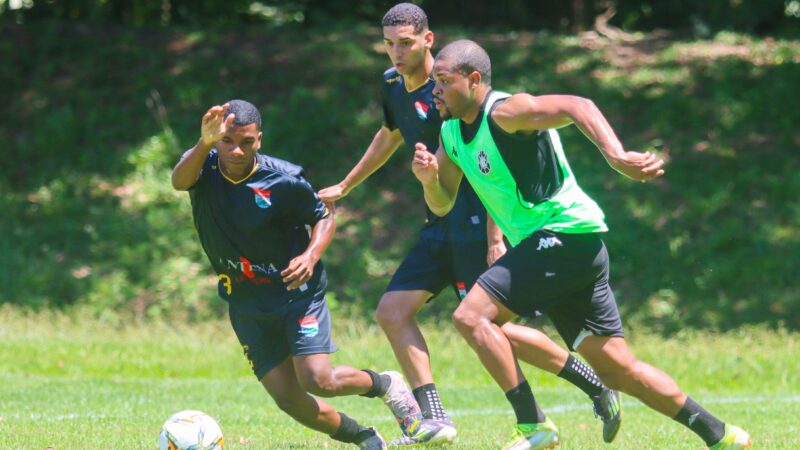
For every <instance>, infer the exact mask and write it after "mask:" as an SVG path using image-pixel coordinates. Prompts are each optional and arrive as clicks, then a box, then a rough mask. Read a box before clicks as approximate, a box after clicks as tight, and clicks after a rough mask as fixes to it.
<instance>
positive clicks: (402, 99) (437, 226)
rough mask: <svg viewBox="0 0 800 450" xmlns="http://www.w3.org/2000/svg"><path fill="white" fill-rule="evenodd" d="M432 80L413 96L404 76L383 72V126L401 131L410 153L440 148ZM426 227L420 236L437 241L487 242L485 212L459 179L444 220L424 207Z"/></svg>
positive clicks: (465, 184) (439, 128)
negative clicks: (419, 148) (419, 145)
mask: <svg viewBox="0 0 800 450" xmlns="http://www.w3.org/2000/svg"><path fill="white" fill-rule="evenodd" d="M435 84H436V83H435V82H434V81H433V80H432V79H428V81H427V82H426V83H425V84H423V85H422V86H420V87H418V88H417V89H415V90H414V91H412V92H409V91H408V90H407V89H406V86H405V82H404V81H403V76H402V75H400V74H399V73H397V70H396V69H394V68H391V69H389V70H387V71H386V72H384V74H383V81H382V83H381V97H382V101H383V124H384V126H385V127H386V128H388V129H390V130H397V129H399V130H400V134H402V135H403V140H404V141H405V143H406V145H407V146H408V147H409V148H411V149H413V148H414V145H415V144H416V143H417V142H422V143H424V144H425V145H426V146H427V147H428V151H430V152H431V153H435V152H436V150H437V149H438V148H439V132H440V130H441V128H442V119H441V117H440V116H439V111H438V110H437V109H436V106H435V105H434V104H433V87H434V85H435ZM425 210H426V213H427V218H428V223H427V225H426V226H425V228H424V229H423V230H422V235H423V236H425V237H427V238H431V239H436V240H446V241H451V242H474V241H485V240H486V209H484V207H483V204H482V203H481V202H480V200H479V199H478V196H477V195H475V191H474V190H473V189H472V186H471V185H470V184H469V183H468V182H467V180H466V178H464V179H462V181H461V185H460V187H459V189H458V194H457V196H456V202H455V205H453V209H452V210H451V211H450V213H448V214H447V216H445V217H441V218H440V217H438V216H436V215H435V214H433V213H432V212H431V211H430V210H429V209H428V208H427V206H426V208H425Z"/></svg>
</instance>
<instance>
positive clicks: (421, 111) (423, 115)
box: [414, 100, 430, 120]
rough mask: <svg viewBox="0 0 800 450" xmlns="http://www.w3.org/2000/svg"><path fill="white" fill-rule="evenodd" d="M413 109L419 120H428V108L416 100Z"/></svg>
mask: <svg viewBox="0 0 800 450" xmlns="http://www.w3.org/2000/svg"><path fill="white" fill-rule="evenodd" d="M414 109H415V110H417V116H419V118H420V119H422V120H425V119H427V118H428V110H430V106H428V105H426V104H425V103H423V102H421V101H419V100H417V101H415V102H414Z"/></svg>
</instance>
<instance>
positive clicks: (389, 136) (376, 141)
mask: <svg viewBox="0 0 800 450" xmlns="http://www.w3.org/2000/svg"><path fill="white" fill-rule="evenodd" d="M402 143H403V136H402V135H401V134H400V130H390V129H388V128H386V127H381V129H380V130H378V132H377V133H375V137H374V138H372V142H371V143H370V144H369V147H367V151H365V152H364V155H363V156H362V157H361V160H359V161H358V163H357V164H356V165H355V167H353V168H352V169H351V170H350V173H348V174H347V176H346V177H344V179H343V180H342V181H340V182H339V183H338V184H334V185H333V186H328V187H326V188H324V189H321V190H320V191H319V193H318V195H319V198H320V200H322V201H324V202H333V201H336V200H339V199H340V198H343V197H345V196H347V194H349V193H350V191H352V190H353V189H354V188H355V187H356V186H358V185H359V184H361V183H363V182H364V180H366V179H367V178H369V176H370V175H372V174H373V173H374V172H375V171H376V170H378V169H380V168H381V167H382V166H383V165H384V164H386V161H388V160H389V157H391V156H392V154H393V153H394V152H395V150H397V147H399V146H400V144H402Z"/></svg>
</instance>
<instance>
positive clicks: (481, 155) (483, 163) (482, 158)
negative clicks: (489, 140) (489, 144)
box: [478, 150, 492, 175]
mask: <svg viewBox="0 0 800 450" xmlns="http://www.w3.org/2000/svg"><path fill="white" fill-rule="evenodd" d="M478 170H480V171H481V173H482V174H484V175H486V174H487V173H489V171H490V170H492V165H491V164H489V156H488V155H487V154H486V152H485V151H483V150H481V151H480V152H478Z"/></svg>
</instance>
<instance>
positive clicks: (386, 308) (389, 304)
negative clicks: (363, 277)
mask: <svg viewBox="0 0 800 450" xmlns="http://www.w3.org/2000/svg"><path fill="white" fill-rule="evenodd" d="M410 305H411V302H403V301H397V299H396V298H394V297H391V296H389V295H384V296H383V297H382V298H381V301H380V302H379V303H378V308H377V309H376V310H375V320H376V321H377V322H378V324H379V325H380V326H381V328H383V330H384V331H392V330H395V329H397V328H399V327H400V326H402V324H404V323H407V322H409V321H411V320H414V316H415V311H413V310H412V309H411V308H410Z"/></svg>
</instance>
